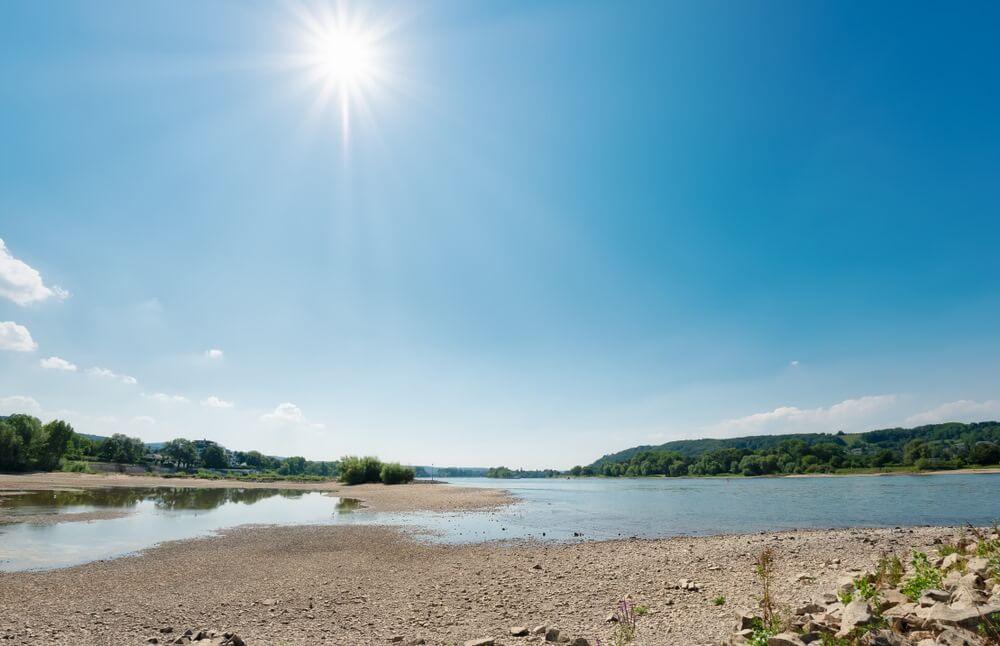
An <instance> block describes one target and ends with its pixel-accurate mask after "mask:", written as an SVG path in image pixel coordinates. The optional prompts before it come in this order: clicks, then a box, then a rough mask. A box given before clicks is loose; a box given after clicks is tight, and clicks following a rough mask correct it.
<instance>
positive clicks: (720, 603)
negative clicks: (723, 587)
mask: <svg viewBox="0 0 1000 646" xmlns="http://www.w3.org/2000/svg"><path fill="white" fill-rule="evenodd" d="M712 603H714V604H715V605H717V606H724V605H726V598H725V597H724V596H722V595H721V594H720V595H719V596H717V597H716V598H714V599H712Z"/></svg>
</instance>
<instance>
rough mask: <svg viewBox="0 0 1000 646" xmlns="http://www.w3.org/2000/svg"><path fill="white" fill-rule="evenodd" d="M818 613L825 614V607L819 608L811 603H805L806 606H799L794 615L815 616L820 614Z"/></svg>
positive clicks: (816, 604) (819, 606)
mask: <svg viewBox="0 0 1000 646" xmlns="http://www.w3.org/2000/svg"><path fill="white" fill-rule="evenodd" d="M820 612H826V607H825V606H821V605H819V604H818V603H815V602H813V603H807V604H805V605H803V606H799V607H798V608H796V609H795V614H796V615H799V616H803V615H813V614H817V613H820Z"/></svg>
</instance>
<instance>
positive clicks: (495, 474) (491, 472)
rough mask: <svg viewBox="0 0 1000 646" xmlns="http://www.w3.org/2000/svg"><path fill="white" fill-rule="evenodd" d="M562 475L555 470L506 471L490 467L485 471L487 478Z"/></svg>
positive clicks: (505, 468) (503, 468) (550, 476)
mask: <svg viewBox="0 0 1000 646" xmlns="http://www.w3.org/2000/svg"><path fill="white" fill-rule="evenodd" d="M560 475H562V472H561V471H556V470H555V469H536V470H525V469H517V470H516V471H515V470H513V469H508V468H507V467H492V468H489V469H487V470H486V477H487V478H555V477H558V476H560Z"/></svg>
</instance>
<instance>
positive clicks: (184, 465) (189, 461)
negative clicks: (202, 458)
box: [160, 437, 198, 469]
mask: <svg viewBox="0 0 1000 646" xmlns="http://www.w3.org/2000/svg"><path fill="white" fill-rule="evenodd" d="M160 453H162V454H163V455H165V456H167V457H168V458H170V460H171V461H172V462H173V463H174V464H175V465H176V466H177V468H178V469H190V468H191V467H193V466H194V465H195V464H197V462H198V449H196V448H195V447H194V442H192V441H191V440H186V439H184V438H183V437H178V438H176V439H173V440H170V441H169V442H167V443H166V444H164V445H163V448H162V449H160Z"/></svg>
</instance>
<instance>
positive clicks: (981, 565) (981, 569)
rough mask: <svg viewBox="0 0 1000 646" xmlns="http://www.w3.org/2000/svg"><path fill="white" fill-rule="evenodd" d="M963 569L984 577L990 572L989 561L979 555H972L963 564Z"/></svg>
mask: <svg viewBox="0 0 1000 646" xmlns="http://www.w3.org/2000/svg"><path fill="white" fill-rule="evenodd" d="M965 570H966V572H972V573H973V574H978V575H979V576H981V577H983V578H984V579H985V578H986V577H987V576H989V573H990V562H989V561H987V560H986V559H984V558H983V557H981V556H974V557H972V558H971V559H969V562H968V563H966V564H965Z"/></svg>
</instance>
